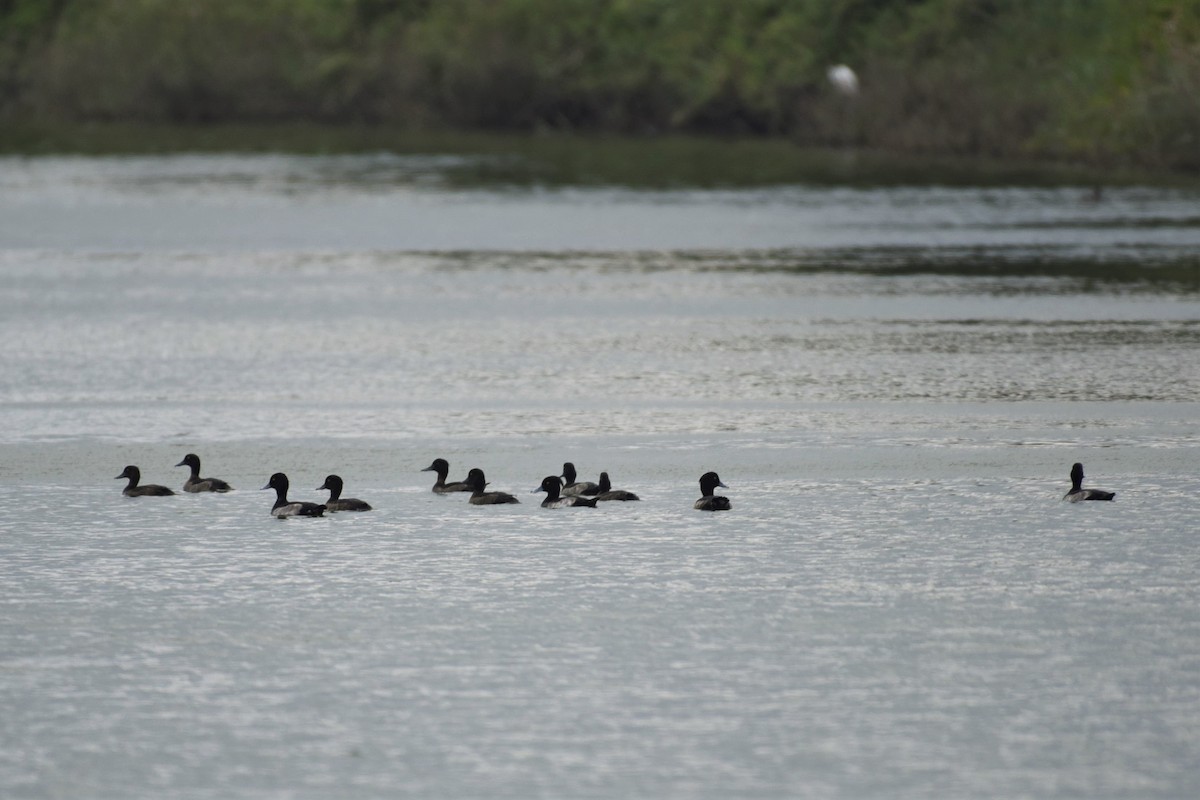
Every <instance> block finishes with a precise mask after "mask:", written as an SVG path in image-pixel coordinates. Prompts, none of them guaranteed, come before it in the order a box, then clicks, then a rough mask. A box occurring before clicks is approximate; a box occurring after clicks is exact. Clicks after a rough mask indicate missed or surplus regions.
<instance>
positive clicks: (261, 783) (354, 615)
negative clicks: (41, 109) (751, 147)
mask: <svg viewBox="0 0 1200 800" xmlns="http://www.w3.org/2000/svg"><path fill="white" fill-rule="evenodd" d="M461 165H462V164H461V160H460V159H449V158H444V159H443V158H427V157H426V158H408V159H406V158H400V157H385V156H370V157H336V158H290V157H217V156H185V157H169V158H122V159H96V158H87V159H80V158H64V159H49V158H47V159H32V160H23V159H0V276H2V279H3V282H2V283H0V408H2V410H3V413H2V414H0V520H2V521H0V575H3V581H4V584H3V585H4V591H3V593H2V594H0V599H2V602H3V606H2V609H0V709H2V712H3V713H0V794H2V795H3V796H4V797H12V798H42V797H122V798H128V797H162V796H172V797H189V798H209V797H212V798H228V797H280V798H283V797H287V798H323V797H329V796H339V797H381V796H405V797H514V798H515V797H522V798H524V797H712V798H725V797H849V798H860V797H889V798H891V797H928V796H952V797H988V798H994V797H1080V796H1083V797H1131V796H1136V797H1170V798H1176V797H1186V796H1193V795H1195V794H1196V793H1197V791H1200V768H1198V767H1197V766H1196V765H1197V764H1200V728H1197V724H1196V720H1197V719H1200V611H1198V609H1200V591H1198V589H1200V578H1198V577H1197V576H1198V575H1200V570H1198V567H1200V558H1198V555H1200V545H1198V544H1197V541H1196V535H1195V532H1196V530H1197V529H1198V527H1200V524H1198V523H1200V513H1198V512H1197V504H1196V500H1195V498H1196V491H1197V485H1196V464H1197V448H1198V446H1200V431H1198V427H1197V423H1196V420H1197V418H1198V412H1200V405H1198V403H1197V400H1196V398H1197V397H1198V396H1200V395H1198V390H1200V362H1198V361H1197V359H1196V352H1197V347H1196V345H1197V343H1198V341H1200V303H1198V302H1197V301H1198V299H1200V274H1198V266H1197V260H1196V255H1195V254H1196V253H1197V252H1198V250H1197V248H1198V247H1200V225H1198V224H1197V215H1196V212H1195V209H1196V208H1197V205H1196V203H1197V200H1198V199H1200V197H1198V196H1197V193H1196V192H1190V191H1187V190H1177V189H1175V190H1168V189H1154V188H1128V189H1114V190H1110V191H1107V192H1106V193H1105V195H1104V197H1103V198H1102V200H1101V201H1100V202H1089V201H1088V200H1086V199H1085V196H1086V192H1085V191H1084V190H1082V189H1080V188H1077V187H1068V188H1062V189H1045V188H1041V189H1025V188H1019V187H1009V188H939V187H930V188H912V187H893V188H874V189H872V188H859V189H852V188H811V187H803V186H786V187H776V188H761V189H738V190H733V189H727V190H720V189H718V190H690V189H684V188H680V189H670V190H632V189H623V188H619V187H615V188H614V187H607V188H605V187H601V188H579V187H565V188H549V187H541V188H538V187H533V188H529V187H519V186H490V185H489V186H476V187H463V186H461V185H459V184H457V183H455V182H454V181H451V180H449V179H448V176H449V175H451V174H452V172H453V170H455V169H457V168H458V167H460V166H461ZM187 452H197V453H199V454H200V456H201V458H202V459H203V463H204V470H203V472H204V474H205V475H214V476H217V477H222V478H225V479H226V480H229V481H230V482H231V483H233V484H234V486H235V487H237V490H238V491H236V492H234V493H231V494H229V495H225V496H191V495H188V496H183V495H181V496H177V497H169V498H142V499H136V500H132V499H127V498H124V497H122V496H121V495H120V491H119V490H120V486H121V485H122V482H119V481H115V480H113V479H112V476H113V475H116V474H118V473H119V472H120V471H121V470H122V468H123V467H124V465H125V464H130V463H132V464H138V465H139V466H141V468H142V471H143V474H144V476H145V480H146V481H148V482H156V483H166V484H168V485H171V486H176V487H177V486H178V485H180V484H182V482H183V478H184V477H185V476H184V474H183V469H182V468H180V469H175V468H174V467H173V466H172V465H173V464H175V463H176V462H178V461H179V460H180V459H181V458H182V456H183V455H184V454H185V453H187ZM438 456H441V457H445V458H447V459H449V461H450V462H451V476H450V477H451V479H458V478H461V477H462V476H463V475H465V473H466V470H467V469H468V468H469V467H472V466H479V467H482V468H483V469H484V470H485V471H486V472H487V475H488V480H489V481H490V482H491V485H492V488H496V489H502V490H506V491H511V492H514V493H515V494H517V495H518V496H519V497H520V498H521V500H522V504H521V505H519V506H508V507H492V508H477V507H471V506H468V505H466V504H465V502H464V500H463V498H462V497H461V496H453V495H451V496H435V495H433V494H432V493H431V492H429V491H428V487H429V485H430V484H431V483H432V477H431V473H422V472H420V471H419V470H420V469H421V468H422V467H424V466H426V465H428V463H429V462H430V461H431V460H432V459H433V458H435V457H438ZM567 460H571V461H573V462H575V463H576V464H577V465H578V466H579V467H580V470H581V472H582V473H583V477H585V478H589V479H592V480H595V478H596V476H597V475H598V473H599V472H600V471H601V470H607V471H608V472H609V473H610V474H611V475H612V477H613V481H614V484H615V485H617V486H618V487H619V488H629V489H633V490H635V491H637V492H638V493H639V494H640V495H641V496H642V498H643V501H642V502H640V503H627V504H616V503H613V504H608V505H607V506H606V507H603V508H600V509H597V510H594V511H592V510H577V511H572V510H558V511H549V510H542V509H540V508H538V506H537V499H538V495H533V494H529V493H528V492H529V490H530V489H532V488H533V487H535V486H536V485H537V484H538V483H539V482H540V480H541V478H542V477H543V476H545V475H547V474H553V473H556V472H558V471H560V469H561V465H562V463H563V462H564V461H567ZM1074 461H1082V462H1084V464H1085V466H1086V467H1087V472H1088V480H1087V483H1086V484H1085V485H1093V486H1097V487H1102V488H1108V489H1112V490H1115V491H1117V501H1116V502H1114V503H1111V504H1110V503H1088V504H1077V505H1072V504H1065V503H1061V502H1060V501H1059V498H1060V497H1061V495H1062V493H1063V492H1064V491H1065V490H1066V489H1067V477H1066V475H1067V472H1068V470H1069V469H1070V465H1071V463H1073V462H1074ZM709 469H715V470H717V471H719V472H720V473H721V475H722V477H723V478H724V480H725V482H726V483H728V484H729V485H730V488H729V489H728V490H722V491H723V492H724V493H725V494H727V495H728V496H729V497H730V498H731V500H732V502H733V509H734V510H733V511H732V512H730V513H726V514H703V513H701V512H696V511H693V510H692V509H691V503H692V501H693V500H694V499H695V498H696V497H697V496H698V494H699V490H698V486H697V483H696V481H697V478H698V477H699V475H700V474H701V473H702V472H704V471H707V470H709ZM277 470H282V471H284V472H287V473H288V474H289V475H290V477H291V479H292V486H293V490H292V496H293V497H295V498H302V499H320V497H321V496H322V494H323V493H317V492H315V491H313V490H312V488H311V487H315V486H318V485H320V483H321V482H322V481H323V479H324V476H325V475H326V474H327V473H330V472H336V473H338V474H340V475H342V476H343V478H345V480H346V494H347V495H349V496H354V497H361V498H363V499H365V500H368V501H369V502H371V503H372V504H373V505H375V507H376V509H377V510H376V511H374V512H371V513H368V514H358V515H353V514H339V515H335V516H333V517H330V518H326V519H319V520H286V521H280V520H275V519H272V518H271V517H270V516H269V515H268V513H267V512H268V509H269V506H270V503H271V498H270V496H269V495H268V493H265V492H262V493H260V492H258V491H257V489H258V487H260V486H262V485H263V484H265V483H266V480H267V478H268V477H269V475H270V474H271V473H272V472H274V471H277Z"/></svg>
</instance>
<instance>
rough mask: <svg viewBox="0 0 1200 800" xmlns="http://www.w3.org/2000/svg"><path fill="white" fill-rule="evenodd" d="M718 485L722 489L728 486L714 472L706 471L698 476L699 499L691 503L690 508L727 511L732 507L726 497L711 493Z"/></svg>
mask: <svg viewBox="0 0 1200 800" xmlns="http://www.w3.org/2000/svg"><path fill="white" fill-rule="evenodd" d="M718 486H720V487H721V488H723V489H728V488H729V487H728V486H726V485H725V484H723V483H721V479H720V477H718V476H717V473H715V472H706V473H704V474H703V475H701V476H700V495H701V497H700V499H699V500H697V501H696V502H695V503H693V504H692V508H695V509H697V510H699V511H728V510H729V509H731V508H733V505H732V504H731V503H730V502H729V498H728V497H721V496H720V495H715V494H713V489H715V488H717V487H718Z"/></svg>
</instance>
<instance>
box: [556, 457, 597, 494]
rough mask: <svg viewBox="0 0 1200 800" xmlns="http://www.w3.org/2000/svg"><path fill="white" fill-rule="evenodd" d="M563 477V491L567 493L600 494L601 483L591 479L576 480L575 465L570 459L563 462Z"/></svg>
mask: <svg viewBox="0 0 1200 800" xmlns="http://www.w3.org/2000/svg"><path fill="white" fill-rule="evenodd" d="M559 477H561V478H562V479H563V482H562V484H561V485H562V490H561V493H562V494H565V495H587V496H589V497H591V496H594V495H598V494H600V485H599V484H597V483H592V482H591V481H577V480H575V477H576V473H575V465H574V464H572V463H571V462H570V461H568V462H567V463H565V464H563V471H562V475H560V476H559Z"/></svg>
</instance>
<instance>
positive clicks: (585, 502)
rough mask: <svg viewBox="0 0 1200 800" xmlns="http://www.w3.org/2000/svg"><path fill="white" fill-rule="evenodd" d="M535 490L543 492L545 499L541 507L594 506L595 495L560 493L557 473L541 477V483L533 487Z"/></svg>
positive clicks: (560, 486)
mask: <svg viewBox="0 0 1200 800" xmlns="http://www.w3.org/2000/svg"><path fill="white" fill-rule="evenodd" d="M534 491H535V492H545V493H546V499H545V500H543V501H542V508H570V507H572V506H587V507H588V508H595V507H596V498H595V497H583V496H581V495H577V494H569V495H561V496H560V494H559V493H560V492H561V491H562V483H561V482H560V481H559V480H558V476H557V475H547V476H546V477H545V478H543V479H542V485H541V486H539V487H538V488H536V489H534Z"/></svg>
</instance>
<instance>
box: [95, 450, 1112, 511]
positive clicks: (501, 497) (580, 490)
mask: <svg viewBox="0 0 1200 800" xmlns="http://www.w3.org/2000/svg"><path fill="white" fill-rule="evenodd" d="M175 466H177V467H188V468H189V469H190V470H191V474H190V475H189V476H188V479H187V480H186V481H184V482H183V490H184V491H185V492H228V491H230V490H231V489H232V488H233V487H232V486H230V485H229V484H228V483H226V482H225V481H223V480H220V479H219V478H201V477H200V457H199V456H197V455H196V454H195V453H188V454H187V455H186V456H184V457H183V460H182V461H180V462H179V463H178V464H176V465H175ZM421 471H422V472H434V473H436V474H437V481H436V482H435V483H434V484H433V491H434V492H436V493H438V494H449V493H452V492H470V493H471V496H470V498H468V500H467V502H468V503H470V504H471V505H474V506H491V505H503V504H507V503H519V502H521V501H520V500H518V499H517V498H516V497H513V496H512V495H511V494H508V493H507V492H489V491H487V478H486V477H485V476H484V474H483V470H481V469H479V468H478V467H476V468H474V469H472V470H470V471H469V472H468V473H467V478H466V480H463V481H455V482H452V483H447V481H446V476H447V475H449V474H450V463H449V462H448V461H446V459H444V458H435V459H434V460H433V463H432V464H430V465H429V466H428V467H426V468H425V469H423V470H421ZM578 477H579V476H578V473H576V471H575V465H574V464H572V463H571V462H570V461H568V462H567V463H565V464H563V471H562V474H561V475H547V476H546V477H545V478H544V479H542V483H541V485H540V486H538V488H536V489H534V490H533V491H534V492H545V493H546V499H544V500H543V501H542V508H571V507H586V508H595V507H596V504H597V503H600V502H605V501H612V500H618V501H626V502H628V501H630V500H638V499H640V498H639V497H638V496H637V495H636V494H634V493H633V492H627V491H625V490H624V489H613V488H612V483H611V481H610V480H609V477H608V473H607V472H601V473H600V481H599V482H598V483H593V482H592V481H581V480H577V478H578ZM122 478H124V479H126V480H128V481H129V484H128V485H127V486H126V487H125V489H124V490H123V491H122V494H124V495H125V496H127V497H147V496H154V495H170V494H175V492H173V491H172V490H170V489H168V488H167V487H166V486H159V485H157V484H153V483H149V484H143V483H141V480H142V472H141V470H139V469H138V468H137V467H135V466H133V465H130V466H128V467H126V468H125V471H124V472H122V473H121V474H120V475H118V476H117V477H116V479H117V480H119V479H122ZM718 486H719V487H721V488H723V489H728V488H729V487H728V486H726V485H725V484H724V483H722V482H721V478H720V477H719V476H718V475H717V473H715V472H706V473H704V474H703V475H701V476H700V499H699V500H697V501H696V502H695V503H693V504H692V507H693V508H695V509H698V510H700V511H728V510H729V509H730V508H732V505H731V504H730V502H729V498H728V497H722V496H721V495H717V494H713V491H714V490H715V489H716V488H717V487H718ZM262 488H263V489H264V490H265V489H274V490H275V505H274V506H272V507H271V515H272V516H275V517H320V516H323V515H324V514H325V512H326V511H370V510H371V505H370V504H369V503H366V502H364V501H362V500H358V499H356V498H353V497H342V489H343V483H342V479H341V478H340V477H338V476H337V475H329V476H326V478H325V482H324V483H322V484H321V485H320V486H318V487H317V491H328V492H329V499H328V500H326V501H325V502H324V503H310V502H305V501H294V500H288V496H287V493H288V477H287V475H284V474H283V473H282V472H276V473H275V474H274V475H272V476H271V479H270V480H269V481H267V485H266V486H264V487H262ZM1114 497H1116V493H1114V492H1106V491H1103V490H1101V489H1084V488H1083V464H1078V463H1076V464H1074V465H1072V467H1071V491H1069V492H1067V493H1066V494H1065V495H1063V500H1068V501H1070V502H1072V503H1076V502H1079V501H1080V500H1112V499H1113V498H1114Z"/></svg>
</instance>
